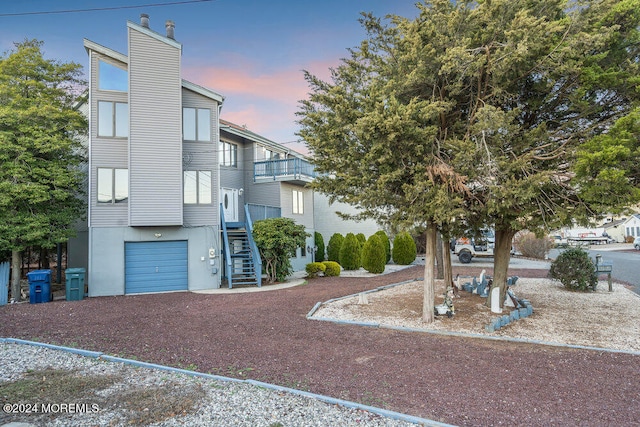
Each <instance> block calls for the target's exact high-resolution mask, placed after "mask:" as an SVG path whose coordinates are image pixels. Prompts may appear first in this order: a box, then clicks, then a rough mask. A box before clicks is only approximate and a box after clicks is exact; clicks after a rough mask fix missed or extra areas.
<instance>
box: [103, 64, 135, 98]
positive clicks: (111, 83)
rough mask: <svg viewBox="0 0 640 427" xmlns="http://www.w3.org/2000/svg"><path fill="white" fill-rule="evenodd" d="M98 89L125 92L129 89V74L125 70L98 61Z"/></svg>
mask: <svg viewBox="0 0 640 427" xmlns="http://www.w3.org/2000/svg"><path fill="white" fill-rule="evenodd" d="M98 89H100V90H115V91H118V92H126V91H127V90H128V89H129V76H128V73H127V71H126V70H123V69H122V68H119V67H116V66H115V65H111V64H109V63H108V62H105V61H98Z"/></svg>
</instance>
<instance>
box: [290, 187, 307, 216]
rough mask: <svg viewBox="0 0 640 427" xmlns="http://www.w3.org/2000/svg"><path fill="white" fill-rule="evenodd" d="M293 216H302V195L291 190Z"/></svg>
mask: <svg viewBox="0 0 640 427" xmlns="http://www.w3.org/2000/svg"><path fill="white" fill-rule="evenodd" d="M292 213H294V214H300V215H302V214H304V193H303V192H302V191H298V190H293V209H292Z"/></svg>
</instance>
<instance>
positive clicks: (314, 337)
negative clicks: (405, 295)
mask: <svg viewBox="0 0 640 427" xmlns="http://www.w3.org/2000/svg"><path fill="white" fill-rule="evenodd" d="M422 272H423V271H422V268H421V267H413V268H409V269H406V270H402V271H399V272H395V273H391V274H388V275H383V276H377V277H373V278H354V277H343V278H318V279H313V280H311V281H310V282H309V284H307V285H304V286H298V287H294V288H289V289H283V290H278V291H272V292H260V293H250V294H230V295H219V294H218V295H201V294H194V293H186V292H185V293H171V294H157V295H138V296H127V297H124V296H123V297H100V298H91V299H85V300H83V301H73V302H66V301H59V302H52V303H47V304H37V305H30V304H19V305H11V306H6V307H2V308H0V336H2V337H14V338H23V339H28V340H34V341H42V342H48V343H54V344H60V345H67V346H75V347H80V348H84V349H88V350H96V351H101V352H104V353H107V354H113V355H118V356H123V357H130V358H135V359H137V360H144V361H148V362H153V363H158V364H164V365H170V366H175V367H183V368H184V367H192V368H195V369H197V370H198V371H200V372H207V373H212V374H218V375H225V376H230V377H236V378H252V379H256V380H260V381H264V382H268V383H273V384H278V385H283V386H287V387H292V388H297V389H301V390H308V391H311V392H314V393H318V394H323V395H328V396H332V397H336V398H341V399H345V400H351V401H358V402H361V403H365V404H368V405H372V406H377V407H383V408H386V409H391V410H394V411H398V412H402V413H407V414H410V415H415V416H419V417H425V418H429V419H433V420H436V421H440V422H445V423H450V424H456V425H499V424H510V425H528V426H542V425H544V426H547V425H594V426H602V425H639V424H638V420H639V419H640V370H639V369H638V364H639V362H640V358H639V357H638V356H634V355H630V354H616V353H608V352H600V351H590V350H577V349H565V348H554V347H547V346H541V345H533V344H524V343H506V342H495V341H486V340H482V339H473V338H460V337H450V336H440V335H438V336H436V335H431V334H425V333H409V332H400V331H392V330H385V329H376V328H363V327H358V326H352V325H335V324H330V323H324V322H314V321H309V320H307V319H306V317H305V316H306V314H307V313H308V312H309V310H310V309H311V308H312V307H313V306H314V304H315V303H316V302H318V301H326V300H328V299H330V298H333V297H338V296H342V295H348V294H353V293H356V292H361V291H364V290H367V289H372V288H375V287H378V286H381V285H384V284H388V283H395V282H400V281H403V280H407V279H412V278H417V277H421V276H422ZM456 273H460V274H462V275H465V274H475V275H477V274H478V273H479V269H478V268H477V267H455V268H454V274H456ZM488 273H491V271H490V270H489V269H488ZM546 273H547V272H546V271H545V270H542V269H537V270H534V269H531V270H511V271H510V274H515V275H518V276H520V277H544V276H545V275H546Z"/></svg>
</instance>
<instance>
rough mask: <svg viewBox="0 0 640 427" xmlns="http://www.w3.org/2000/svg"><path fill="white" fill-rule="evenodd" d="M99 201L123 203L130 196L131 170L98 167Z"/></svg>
mask: <svg viewBox="0 0 640 427" xmlns="http://www.w3.org/2000/svg"><path fill="white" fill-rule="evenodd" d="M97 188H98V195H97V200H98V203H111V204H114V203H123V202H126V201H127V199H128V198H129V170H128V169H112V168H98V182H97Z"/></svg>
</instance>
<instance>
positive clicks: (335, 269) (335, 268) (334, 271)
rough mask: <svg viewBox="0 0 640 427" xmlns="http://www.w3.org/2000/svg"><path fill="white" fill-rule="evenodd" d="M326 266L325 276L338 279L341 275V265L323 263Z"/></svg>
mask: <svg viewBox="0 0 640 427" xmlns="http://www.w3.org/2000/svg"><path fill="white" fill-rule="evenodd" d="M323 264H324V266H325V270H324V275H325V277H338V276H339V275H340V264H338V263H337V262H335V261H325V262H323Z"/></svg>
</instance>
